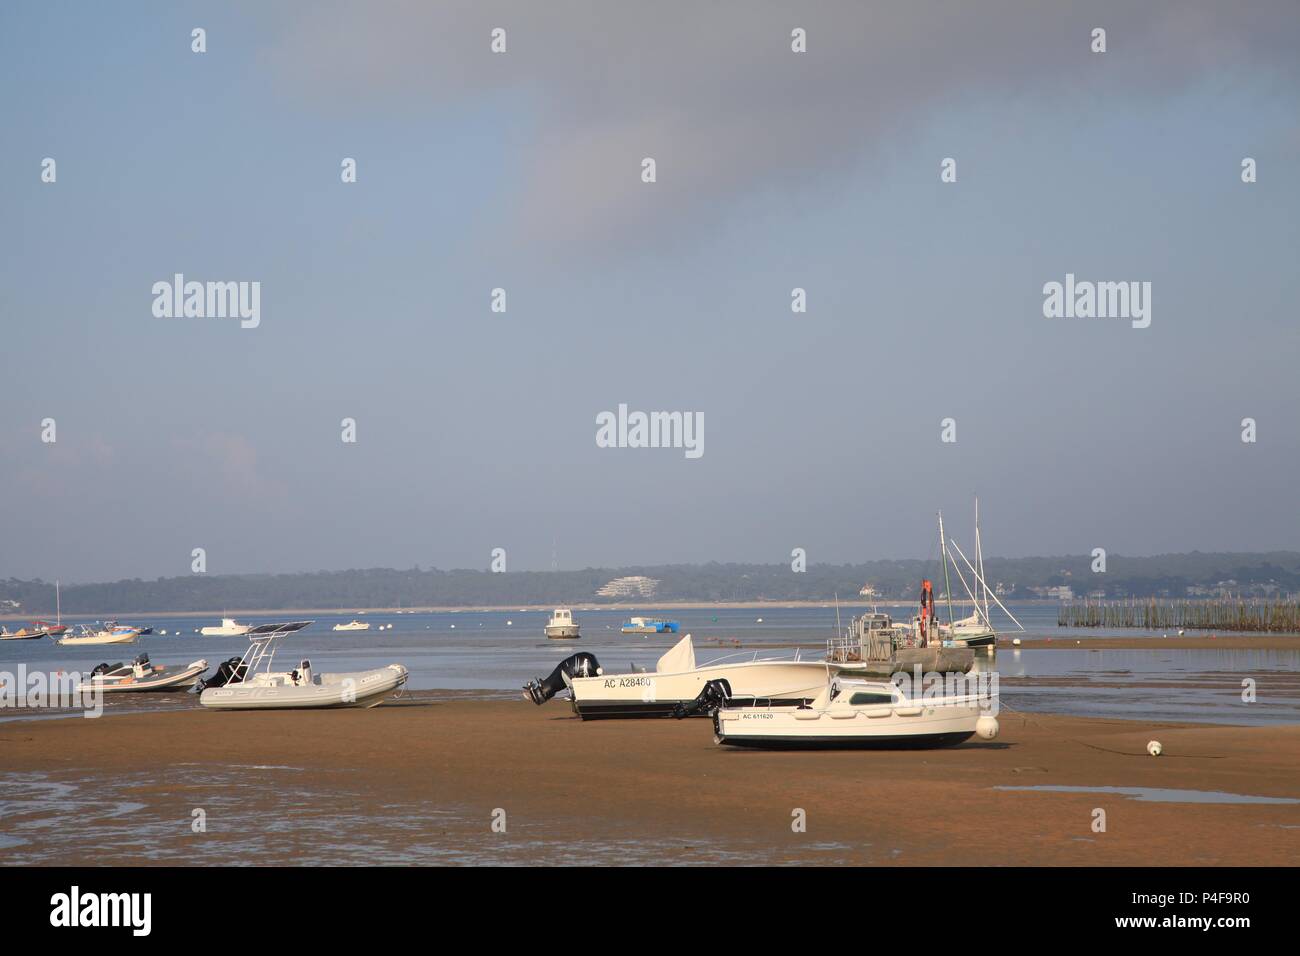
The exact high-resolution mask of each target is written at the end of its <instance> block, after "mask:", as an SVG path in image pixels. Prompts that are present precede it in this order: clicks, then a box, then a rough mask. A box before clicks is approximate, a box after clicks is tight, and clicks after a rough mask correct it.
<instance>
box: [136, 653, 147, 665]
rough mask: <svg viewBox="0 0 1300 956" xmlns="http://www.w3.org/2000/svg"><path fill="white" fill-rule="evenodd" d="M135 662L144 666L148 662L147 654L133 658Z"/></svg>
mask: <svg viewBox="0 0 1300 956" xmlns="http://www.w3.org/2000/svg"><path fill="white" fill-rule="evenodd" d="M135 662H136V663H137V664H139V665H140V666H141V667H145V666H146V665H148V663H149V655H148V654H141V655H140V656H139V657H137V658H136V659H135Z"/></svg>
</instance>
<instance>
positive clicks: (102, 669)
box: [90, 663, 122, 677]
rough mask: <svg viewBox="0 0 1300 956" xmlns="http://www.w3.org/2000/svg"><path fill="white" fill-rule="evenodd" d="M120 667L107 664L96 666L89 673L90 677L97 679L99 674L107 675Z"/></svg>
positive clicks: (119, 665)
mask: <svg viewBox="0 0 1300 956" xmlns="http://www.w3.org/2000/svg"><path fill="white" fill-rule="evenodd" d="M121 666H122V665H121V664H112V665H109V664H107V663H104V664H96V665H95V669H94V670H93V671H91V672H90V676H91V677H98V676H99V675H100V674H107V673H108V672H109V671H115V670H117V669H118V668H119V667H121Z"/></svg>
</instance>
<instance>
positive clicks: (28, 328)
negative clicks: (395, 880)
mask: <svg viewBox="0 0 1300 956" xmlns="http://www.w3.org/2000/svg"><path fill="white" fill-rule="evenodd" d="M498 27H499V28H502V29H504V30H505V39H506V50H505V52H504V53H494V52H493V51H492V49H491V43H492V36H491V34H492V31H493V29H494V28H498ZM1099 27H1100V28H1103V29H1104V30H1105V31H1106V37H1105V38H1106V49H1105V52H1093V50H1092V46H1093V45H1094V40H1093V30H1094V29H1095V28H1099ZM195 28H202V29H203V30H204V31H205V39H206V52H202V53H198V52H194V51H193V49H192V44H193V42H194V41H193V38H192V31H193V30H194V29H195ZM796 28H799V29H802V30H804V31H805V32H806V52H800V53H796V52H794V51H793V50H792V49H791V45H792V31H793V30H795V29H796ZM1298 51H1300V6H1297V5H1296V4H1295V3H1294V2H1263V0H1261V2H1247V3H1244V4H1235V5H1233V4H1223V3H1217V2H1196V0H1193V2H1159V0H1152V2H1144V3H1140V4H1134V3H1109V2H1098V3H1088V4H1064V3H1050V2H1049V3H1037V2H1034V3H1031V2H1028V0H1026V2H1018V3H1008V2H996V0H994V2H985V3H979V4H973V3H963V2H956V0H937V2H908V3H903V2H893V0H891V2H861V3H850V2H842V3H789V2H779V3H778V2H772V3H766V2H755V0H750V2H718V3H708V4H693V3H685V2H675V0H670V2H663V3H658V4H639V3H638V4H632V3H630V2H612V3H608V4H589V3H576V2H574V3H566V2H551V3H546V4H540V3H535V2H522V3H464V4H459V3H458V4H448V3H415V2H409V3H408V2H403V3H395V2H394V3H389V2H380V3H365V4H361V3H336V2H323V3H313V4H307V3H236V4H233V5H231V4H215V3H161V2H159V3H136V4H129V5H108V4H98V3H90V2H85V3H78V2H69V3H60V4H47V3H35V2H12V3H6V4H4V5H3V6H0V114H2V116H3V124H2V129H0V223H2V224H3V225H2V227H0V370H2V372H0V374H2V375H3V381H4V386H3V388H0V577H9V576H13V577H19V578H33V577H43V578H45V579H47V580H52V579H55V578H60V579H62V580H64V581H96V580H115V579H119V578H129V577H145V578H148V577H154V576H171V575H180V574H188V573H190V572H191V567H192V565H191V562H192V557H191V556H192V553H193V550H194V549H195V548H202V549H204V552H205V555H206V570H207V572H209V573H245V572H264V571H310V570H318V569H346V568H360V567H397V568H406V567H413V566H416V565H419V566H422V567H425V568H428V567H435V566H436V567H442V568H452V567H468V568H487V567H488V566H489V563H490V561H491V558H492V552H493V549H496V548H501V549H504V550H505V552H506V556H507V558H506V560H507V568H508V570H530V569H532V570H537V569H546V568H549V567H551V566H552V562H554V563H555V564H556V565H557V566H558V567H560V568H582V567H589V566H604V567H612V566H629V565H641V564H656V563H669V562H705V561H715V560H716V561H753V562H760V563H779V562H789V561H790V560H791V550H792V549H793V548H796V547H800V548H804V549H805V551H806V554H807V560H808V561H809V562H810V563H820V562H833V563H841V562H858V561H866V560H872V559H877V558H891V557H898V558H905V557H926V556H927V555H929V554H930V553H931V552H932V551H933V549H934V546H935V545H934V543H935V538H936V532H935V529H934V521H935V512H936V511H938V510H940V509H942V510H943V511H944V513H945V518H946V522H947V524H948V525H949V530H950V531H951V532H952V533H953V535H954V536H955V537H956V538H957V539H958V541H959V542H962V543H965V542H968V541H969V540H970V539H971V537H972V534H971V524H972V520H971V519H972V515H971V512H972V508H973V498H974V496H975V495H978V496H979V499H980V509H981V518H982V532H983V537H984V542H985V546H986V552H987V553H988V554H993V555H1004V556H1024V555H1044V554H1066V553H1069V554H1081V553H1088V552H1090V551H1091V550H1092V549H1093V548H1097V547H1103V548H1106V549H1107V551H1108V552H1110V553H1114V554H1132V555H1143V554H1160V553H1167V552H1177V551H1190V550H1202V551H1220V550H1224V551H1260V550H1273V549H1294V548H1297V547H1300V513H1298V512H1297V508H1296V500H1295V491H1294V489H1295V486H1296V479H1295V476H1296V474H1297V473H1300V427H1298V425H1297V421H1296V415H1297V410H1298V409H1300V402H1298V401H1297V399H1298V398H1300V376H1298V375H1297V373H1296V367H1297V359H1300V323H1298V322H1297V315H1296V302H1297V293H1298V292H1300V278H1298V270H1297V249H1298V248H1300V241H1298V240H1300V185H1298V182H1300V56H1298V55H1297V52H1298ZM646 157H650V158H653V159H654V161H655V181H654V182H644V181H643V160H644V159H645V158H646ZM1246 157H1250V158H1252V159H1254V160H1255V164H1256V175H1257V181H1255V182H1252V183H1245V182H1243V181H1242V161H1243V159H1244V158H1246ZM47 158H50V159H53V160H55V173H56V176H55V181H54V182H45V181H43V180H42V175H43V162H44V160H46V159H47ZM345 158H351V159H354V160H355V161H356V170H357V175H356V182H349V183H345V182H343V181H342V178H343V177H342V173H341V171H342V163H343V161H344V159H345ZM947 158H952V159H954V160H955V163H956V166H955V168H956V180H955V181H953V182H944V181H942V178H941V173H942V165H941V164H942V163H943V161H944V160H945V159H947ZM175 273H182V274H184V276H185V277H186V279H187V280H192V281H200V282H208V281H212V282H224V281H232V282H258V283H260V286H259V289H260V314H259V322H258V324H257V326H256V327H255V328H243V327H241V323H240V321H239V320H238V319H237V318H228V317H226V318H212V317H195V316H189V317H186V316H174V317H166V316H158V315H155V309H154V304H155V295H154V292H153V291H152V290H153V287H154V284H155V283H156V282H159V281H163V282H170V281H171V279H172V276H173V275H174V274H175ZM1067 274H1072V275H1074V276H1076V277H1077V278H1078V279H1079V280H1090V281H1096V282H1121V281H1122V282H1129V281H1133V282H1140V283H1145V282H1149V283H1150V290H1151V292H1150V306H1151V311H1150V320H1151V321H1150V325H1149V326H1148V327H1146V328H1135V327H1134V326H1133V323H1132V322H1131V321H1129V320H1128V319H1127V318H1124V317H1119V318H1085V317H1073V318H1058V317H1048V316H1046V315H1045V314H1044V298H1045V294H1044V286H1045V284H1047V283H1050V282H1062V283H1064V282H1065V277H1066V275H1067ZM498 288H499V289H504V290H505V292H506V310H505V311H504V312H494V311H493V310H492V308H491V303H492V290H493V289H498ZM796 288H801V289H804V290H805V292H806V301H807V311H806V312H794V311H792V308H791V303H792V290H793V289H796ZM620 404H626V405H627V406H628V408H629V409H630V410H633V411H636V410H640V411H644V412H653V411H680V412H683V413H686V414H689V415H692V416H700V417H702V420H703V422H704V427H703V435H704V444H703V454H701V455H700V456H699V457H688V456H687V455H686V454H685V453H684V451H683V449H681V448H632V447H601V446H600V445H599V444H598V443H597V440H596V439H597V416H598V415H600V414H601V413H602V412H617V409H618V407H619V405H620ZM1247 418H1250V419H1253V420H1254V422H1255V436H1254V437H1255V441H1253V442H1247V441H1243V440H1242V438H1243V424H1242V423H1243V420H1244V419H1247ZM51 419H52V420H53V422H54V434H53V436H52V437H54V441H49V440H48V438H49V437H51V436H50V434H49V428H48V427H47V425H46V424H45V423H46V422H47V420H51ZM344 419H352V420H354V421H355V423H356V427H355V438H356V440H355V441H353V442H346V441H344V440H343V437H344V436H343V427H342V423H343V420H344ZM947 419H951V420H952V422H953V425H952V427H950V428H948V429H947V433H948V434H947V436H946V437H949V438H953V437H955V441H944V440H943V439H944V437H945V434H944V431H945V429H944V425H943V423H944V421H945V420H947Z"/></svg>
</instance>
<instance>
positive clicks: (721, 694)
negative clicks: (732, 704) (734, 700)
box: [673, 677, 731, 720]
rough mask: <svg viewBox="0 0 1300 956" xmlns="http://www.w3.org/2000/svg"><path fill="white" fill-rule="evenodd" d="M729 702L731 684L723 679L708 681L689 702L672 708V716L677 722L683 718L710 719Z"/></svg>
mask: <svg viewBox="0 0 1300 956" xmlns="http://www.w3.org/2000/svg"><path fill="white" fill-rule="evenodd" d="M729 700H731V684H730V683H728V681H727V679H726V678H725V677H720V678H718V679H717V680H711V681H708V682H707V683H706V684H705V685H704V687H703V688H701V690H700V695H699V696H698V697H696V698H695V699H694V700H691V701H684V702H683V703H680V704H678V705H677V706H676V707H674V708H673V716H674V717H676V718H677V719H678V720H681V719H682V718H683V717H712V716H713V715H714V714H716V713H717V712H718V711H719V710H720V709H721V708H722V707H724V706H726V703H727V701H729Z"/></svg>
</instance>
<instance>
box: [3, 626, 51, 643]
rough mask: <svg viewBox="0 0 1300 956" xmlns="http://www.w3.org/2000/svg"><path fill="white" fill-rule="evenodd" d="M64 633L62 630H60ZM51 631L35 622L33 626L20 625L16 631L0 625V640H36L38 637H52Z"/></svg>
mask: <svg viewBox="0 0 1300 956" xmlns="http://www.w3.org/2000/svg"><path fill="white" fill-rule="evenodd" d="M60 633H62V631H60ZM50 636H51V633H50V631H49V630H47V629H46V628H44V627H40V626H39V625H37V624H33V625H32V626H31V627H20V628H19V629H18V630H16V631H10V630H8V629H7V628H3V627H0V641H34V640H36V639H37V638H38V637H50Z"/></svg>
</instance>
